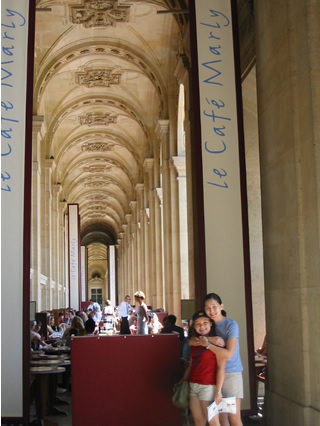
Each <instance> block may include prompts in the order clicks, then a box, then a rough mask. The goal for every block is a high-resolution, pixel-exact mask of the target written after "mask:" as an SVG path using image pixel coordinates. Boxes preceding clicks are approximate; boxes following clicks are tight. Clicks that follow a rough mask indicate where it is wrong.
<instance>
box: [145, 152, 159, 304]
mask: <svg viewBox="0 0 320 426" xmlns="http://www.w3.org/2000/svg"><path fill="white" fill-rule="evenodd" d="M144 168H145V170H146V172H147V175H148V205H149V209H150V211H149V213H150V227H149V228H150V276H151V282H150V286H149V291H150V294H149V297H148V300H149V302H150V305H152V306H153V307H155V306H156V303H157V287H156V268H155V266H156V249H155V244H156V243H155V238H156V235H155V206H154V202H155V201H154V159H153V158H147V159H146V160H145V161H144Z"/></svg>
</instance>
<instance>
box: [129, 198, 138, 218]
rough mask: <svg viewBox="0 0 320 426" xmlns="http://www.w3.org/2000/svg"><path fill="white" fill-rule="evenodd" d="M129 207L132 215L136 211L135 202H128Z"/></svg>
mask: <svg viewBox="0 0 320 426" xmlns="http://www.w3.org/2000/svg"><path fill="white" fill-rule="evenodd" d="M129 206H130V209H131V211H132V212H133V213H134V212H135V211H136V209H137V201H130V203H129ZM130 216H131V215H130Z"/></svg>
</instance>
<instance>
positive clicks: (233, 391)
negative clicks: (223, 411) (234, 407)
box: [222, 373, 243, 398]
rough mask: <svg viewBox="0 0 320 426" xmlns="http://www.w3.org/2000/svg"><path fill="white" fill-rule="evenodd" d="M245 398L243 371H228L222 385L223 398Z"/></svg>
mask: <svg viewBox="0 0 320 426" xmlns="http://www.w3.org/2000/svg"><path fill="white" fill-rule="evenodd" d="M233 396H234V397H235V398H243V381H242V373H226V374H225V378H224V383H223V386H222V397H223V398H231V397H233Z"/></svg>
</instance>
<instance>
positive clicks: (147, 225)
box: [142, 207, 151, 305]
mask: <svg viewBox="0 0 320 426" xmlns="http://www.w3.org/2000/svg"><path fill="white" fill-rule="evenodd" d="M143 222H144V247H145V257H144V262H145V263H144V273H145V286H144V287H143V288H142V291H143V292H144V293H145V295H146V302H147V304H148V305H149V304H150V303H151V298H150V294H151V265H150V262H151V253H150V210H149V207H145V209H144V212H143Z"/></svg>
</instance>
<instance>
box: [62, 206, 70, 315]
mask: <svg viewBox="0 0 320 426" xmlns="http://www.w3.org/2000/svg"><path fill="white" fill-rule="evenodd" d="M64 229H65V233H64V246H65V252H64V259H65V265H66V267H65V270H64V274H65V275H64V280H65V281H64V282H65V283H66V285H65V288H64V296H63V301H64V306H65V307H67V306H68V305H69V216H68V215H67V214H65V215H64Z"/></svg>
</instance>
